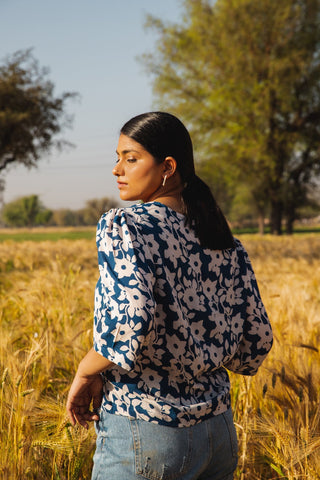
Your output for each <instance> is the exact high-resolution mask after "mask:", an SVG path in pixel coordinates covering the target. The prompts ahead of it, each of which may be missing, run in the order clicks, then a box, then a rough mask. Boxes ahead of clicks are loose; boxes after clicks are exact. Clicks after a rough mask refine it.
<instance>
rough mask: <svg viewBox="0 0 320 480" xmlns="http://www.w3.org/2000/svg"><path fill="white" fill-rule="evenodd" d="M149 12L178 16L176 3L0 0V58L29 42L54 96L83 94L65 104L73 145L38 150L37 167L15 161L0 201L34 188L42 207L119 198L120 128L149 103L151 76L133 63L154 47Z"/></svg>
mask: <svg viewBox="0 0 320 480" xmlns="http://www.w3.org/2000/svg"><path fill="white" fill-rule="evenodd" d="M147 14H152V15H154V16H156V17H158V18H160V19H162V20H165V21H172V22H180V21H181V20H180V19H181V16H182V7H181V1H180V0H54V1H52V0H51V1H49V0H0V63H1V64H2V63H3V61H4V59H5V57H6V56H8V55H11V54H13V53H14V52H16V51H18V50H25V49H29V48H32V49H33V50H32V52H33V56H34V57H35V58H36V59H37V60H38V61H39V64H40V66H43V67H48V68H49V70H50V72H49V75H48V79H50V80H51V81H52V82H53V83H54V85H55V95H61V93H63V92H78V93H79V94H80V99H79V100H77V101H69V102H68V104H67V112H68V113H69V114H72V115H73V116H74V121H73V127H72V129H67V130H65V131H64V133H63V135H62V137H63V138H65V139H66V140H68V141H70V142H72V143H73V144H74V148H72V149H67V150H64V151H63V152H60V153H59V152H57V151H53V152H52V153H51V154H50V155H45V156H43V158H42V159H41V160H40V162H39V164H38V168H37V169H32V170H28V169H26V168H25V167H22V166H21V167H20V166H19V167H14V166H12V167H11V169H10V170H9V171H7V173H6V174H5V182H6V187H5V191H4V195H3V200H4V202H5V203H8V202H11V201H12V200H14V199H15V198H18V197H21V196H25V195H31V194H36V195H38V196H39V198H40V200H41V201H42V203H43V204H44V205H45V206H46V207H47V208H51V209H58V208H71V209H79V208H82V207H84V205H85V202H86V201H87V200H90V199H93V198H102V197H111V198H114V199H118V198H119V195H118V189H117V186H116V181H115V177H114V176H113V175H112V173H111V170H112V167H113V165H114V163H115V159H116V155H115V150H116V147H117V142H118V137H119V131H120V128H121V127H122V125H123V124H124V123H125V122H126V121H127V120H129V119H130V118H131V117H133V116H134V115H137V114H139V113H143V112H146V111H150V110H152V109H153V108H154V104H153V102H154V98H153V95H152V77H150V76H149V75H148V74H147V73H146V71H145V70H144V68H143V65H142V64H141V62H139V61H138V57H139V56H141V55H143V54H144V53H153V52H155V42H156V40H157V35H156V32H154V31H151V30H148V31H147V30H146V29H145V28H144V23H145V20H146V15H147Z"/></svg>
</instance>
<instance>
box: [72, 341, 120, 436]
mask: <svg viewBox="0 0 320 480" xmlns="http://www.w3.org/2000/svg"><path fill="white" fill-rule="evenodd" d="M112 365H113V364H112V362H110V360H108V359H106V358H104V357H103V356H102V355H100V354H99V353H97V352H95V350H94V349H93V348H91V350H90V351H89V352H88V353H87V355H86V356H85V357H84V358H83V359H82V360H81V362H80V365H79V368H78V371H77V373H76V376H75V377H74V380H73V382H72V385H71V388H70V392H69V395H68V399H67V413H68V416H69V418H70V421H71V423H72V425H73V426H75V425H76V423H77V422H78V423H79V424H80V425H82V426H83V427H84V428H88V427H89V426H88V423H87V422H93V421H94V420H99V415H97V414H96V413H95V410H96V409H98V408H99V407H100V405H101V401H102V387H103V381H102V378H101V375H100V372H104V371H105V370H107V369H108V368H110V367H111V366H112ZM91 402H92V410H93V411H91V410H90V405H91Z"/></svg>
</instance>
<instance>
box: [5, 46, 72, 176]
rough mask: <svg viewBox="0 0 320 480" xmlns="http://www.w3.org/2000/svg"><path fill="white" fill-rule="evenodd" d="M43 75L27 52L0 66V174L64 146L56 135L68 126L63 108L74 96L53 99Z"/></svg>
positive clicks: (44, 70) (17, 54)
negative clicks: (11, 167) (10, 167)
mask: <svg viewBox="0 0 320 480" xmlns="http://www.w3.org/2000/svg"><path fill="white" fill-rule="evenodd" d="M47 74H48V70H47V69H45V68H40V67H39V64H38V62H37V61H36V60H35V58H34V57H33V56H32V53H31V50H27V51H18V52H16V53H15V54H13V55H12V56H10V57H8V58H7V59H6V61H5V63H4V64H3V65H2V66H0V172H3V171H4V170H5V169H7V168H8V166H9V165H12V164H23V165H25V166H26V167H28V168H31V167H35V166H36V165H37V163H38V161H39V159H40V158H41V156H42V155H43V154H45V153H48V152H50V151H51V149H52V148H53V147H57V148H62V147H64V146H66V145H68V142H66V141H64V140H62V139H61V138H59V136H58V135H59V134H60V132H61V131H62V130H63V129H64V128H65V127H69V126H70V125H71V123H72V118H71V117H70V116H68V115H67V114H66V113H65V108H66V102H67V100H69V99H71V98H74V97H76V94H75V93H71V92H67V93H63V94H62V95H60V96H55V95H54V85H53V83H52V82H51V81H49V80H48V79H47ZM69 145H70V144H69Z"/></svg>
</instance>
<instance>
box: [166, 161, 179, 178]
mask: <svg viewBox="0 0 320 480" xmlns="http://www.w3.org/2000/svg"><path fill="white" fill-rule="evenodd" d="M163 167H164V170H163V173H164V175H167V177H168V178H170V177H172V175H173V174H174V173H175V171H176V170H177V162H176V160H175V159H174V158H173V157H166V158H165V159H164V162H163Z"/></svg>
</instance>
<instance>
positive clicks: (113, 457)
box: [92, 410, 238, 480]
mask: <svg viewBox="0 0 320 480" xmlns="http://www.w3.org/2000/svg"><path fill="white" fill-rule="evenodd" d="M96 431H97V446H96V451H95V454H94V458H93V460H94V467H93V472H92V480H143V479H148V480H175V479H179V480H232V479H233V472H234V470H235V468H236V466H237V460H238V459H237V451H238V443H237V435H236V431H235V427H234V423H233V418H232V412H231V410H228V411H227V412H225V413H222V414H220V415H217V416H215V417H212V418H210V419H209V420H205V421H203V422H201V423H198V424H197V425H194V426H192V427H185V428H173V427H166V426H163V425H157V424H153V423H150V422H146V421H144V420H137V419H134V418H131V417H123V416H120V415H113V414H110V413H105V412H101V414H100V421H99V422H97V424H96Z"/></svg>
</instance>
